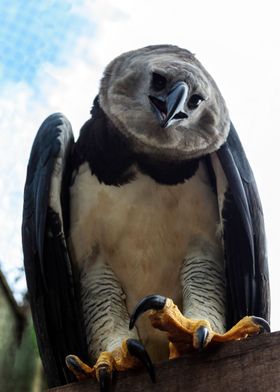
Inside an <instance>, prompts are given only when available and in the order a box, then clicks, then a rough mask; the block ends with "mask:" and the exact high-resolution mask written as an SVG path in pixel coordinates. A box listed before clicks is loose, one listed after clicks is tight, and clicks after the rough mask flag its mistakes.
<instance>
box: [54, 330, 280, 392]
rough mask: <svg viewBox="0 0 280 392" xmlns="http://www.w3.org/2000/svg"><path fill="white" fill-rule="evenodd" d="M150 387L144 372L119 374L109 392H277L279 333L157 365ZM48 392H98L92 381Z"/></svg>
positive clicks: (279, 366) (278, 382)
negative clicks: (154, 382) (154, 381)
mask: <svg viewBox="0 0 280 392" xmlns="http://www.w3.org/2000/svg"><path fill="white" fill-rule="evenodd" d="M156 377H157V382H156V384H153V383H152V382H151V381H150V379H149V377H148V374H147V373H146V372H145V371H144V370H139V371H128V372H125V373H118V374H116V375H115V377H114V380H113V387H112V392H127V391H132V392H139V391H146V392H175V391H176V392H181V391H192V392H194V391H195V392H205V391H207V392H219V391H222V392H230V391H234V392H251V391H254V392H272V391H273V392H275V391H280V332H274V333H271V334H264V335H260V336H257V337H253V338H249V339H247V340H243V341H235V342H230V343H226V344H222V345H217V346H215V347H211V348H209V349H207V350H205V351H204V352H202V353H196V354H192V355H188V356H185V357H183V358H179V359H176V360H172V361H167V362H163V363H160V364H158V365H156ZM49 391H51V392H99V386H98V383H97V382H96V381H95V380H87V381H84V382H79V383H78V382H77V383H73V384H68V385H65V386H63V387H60V388H52V389H50V390H49Z"/></svg>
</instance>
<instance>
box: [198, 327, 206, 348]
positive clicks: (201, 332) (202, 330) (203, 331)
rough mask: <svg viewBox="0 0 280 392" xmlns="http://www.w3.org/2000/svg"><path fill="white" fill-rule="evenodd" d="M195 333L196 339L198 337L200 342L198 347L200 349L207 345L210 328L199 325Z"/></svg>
mask: <svg viewBox="0 0 280 392" xmlns="http://www.w3.org/2000/svg"><path fill="white" fill-rule="evenodd" d="M195 334H196V339H197V342H198V347H197V348H198V349H199V350H202V349H203V348H204V347H205V346H206V343H207V338H208V335H209V330H208V328H206V327H199V328H198V329H197V330H196V332H195Z"/></svg>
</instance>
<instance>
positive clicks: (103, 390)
mask: <svg viewBox="0 0 280 392" xmlns="http://www.w3.org/2000/svg"><path fill="white" fill-rule="evenodd" d="M98 376H99V387H100V392H110V390H111V385H112V377H111V373H110V372H109V371H108V368H107V366H104V367H99V368H98Z"/></svg>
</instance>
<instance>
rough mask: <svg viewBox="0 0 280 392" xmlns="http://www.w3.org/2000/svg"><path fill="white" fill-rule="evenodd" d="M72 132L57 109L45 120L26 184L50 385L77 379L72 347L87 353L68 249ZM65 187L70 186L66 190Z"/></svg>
mask: <svg viewBox="0 0 280 392" xmlns="http://www.w3.org/2000/svg"><path fill="white" fill-rule="evenodd" d="M73 143H74V140H73V134H72V129H71V125H70V123H69V122H68V120H67V119H66V118H65V117H64V116H63V115H62V114H59V113H56V114H53V115H51V116H50V117H48V118H47V119H46V120H45V121H44V122H43V124H42V125H41V127H40V129H39V131H38V133H37V135H36V138H35V140H34V144H33V147H32V151H31V155H30V160H29V164H28V168H27V177H26V184H25V190H24V207H23V223H22V240H23V252H24V264H25V271H26V279H27V285H28V291H29V300H30V303H31V310H32V315H33V320H34V327H35V330H36V335H37V341H38V346H39V350H40V354H41V358H42V361H43V365H44V368H45V371H46V375H47V380H48V384H49V386H50V387H52V386H57V385H63V384H65V383H67V382H70V381H72V380H73V376H72V374H71V373H70V372H69V371H68V369H67V367H66V365H65V356H66V355H68V354H71V353H74V354H76V355H80V356H81V357H82V358H83V357H84V358H85V357H86V346H85V342H84V341H83V337H82V336H83V334H82V325H81V323H79V320H81V317H80V314H79V299H78V296H77V295H76V290H75V284H74V283H75V282H74V276H73V272H72V267H71V263H70V259H69V254H68V251H67V246H66V242H65V234H64V224H63V222H64V220H65V221H68V216H67V215H68V214H69V211H68V203H67V187H64V188H63V186H64V182H65V178H67V177H69V166H70V165H69V162H68V160H69V159H70V154H71V149H72V146H73ZM65 189H66V190H65Z"/></svg>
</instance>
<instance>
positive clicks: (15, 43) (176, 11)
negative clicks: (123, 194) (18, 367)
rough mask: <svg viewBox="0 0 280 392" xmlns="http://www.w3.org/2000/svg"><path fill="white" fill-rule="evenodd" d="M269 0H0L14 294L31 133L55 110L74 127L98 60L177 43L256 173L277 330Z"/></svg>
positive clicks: (85, 110) (274, 12)
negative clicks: (206, 75)
mask: <svg viewBox="0 0 280 392" xmlns="http://www.w3.org/2000/svg"><path fill="white" fill-rule="evenodd" d="M278 8H279V6H278V1H277V0H267V1H265V2H264V1H261V0H248V1H246V2H244V1H243V0H236V1H235V2H231V3H225V1H224V0H212V1H209V0H200V1H199V2H195V1H192V2H189V1H186V0H174V1H173V2H172V3H170V2H164V1H163V0H141V1H140V0H139V1H137V0H136V1H132V0H117V1H116V0H41V1H37V0H2V1H0V135H1V139H0V149H1V153H0V176H1V181H0V200H1V203H0V227H1V231H0V267H1V268H2V269H3V271H4V272H5V274H6V275H7V277H8V280H9V283H10V284H11V286H12V287H13V289H14V292H15V294H16V296H17V298H18V299H20V297H21V293H23V292H24V289H25V282H24V279H19V280H17V281H16V278H17V276H18V270H19V269H20V268H22V250H21V234H20V231H21V229H20V227H21V214H22V197H23V187H24V181H25V174H26V167H27V162H28V158H29V153H30V149H31V145H32V142H33V140H34V137H35V133H36V131H37V129H38V128H39V126H40V124H41V122H42V121H43V120H44V118H45V117H46V116H48V115H49V114H50V113H53V112H57V111H60V112H62V113H64V114H65V115H66V116H67V117H68V119H69V120H70V121H71V123H72V125H73V130H74V133H75V135H76V136H77V135H78V133H79V129H80V127H81V126H82V124H83V123H84V122H85V121H86V120H87V119H88V117H89V111H90V107H91V104H92V101H93V99H94V97H95V95H96V94H97V92H98V84H99V80H100V78H101V76H102V72H103V69H104V67H105V66H106V65H107V64H108V62H109V61H111V60H112V59H113V58H114V57H115V56H117V55H118V54H120V53H122V52H124V51H127V50H130V49H135V48H138V47H142V46H145V45H149V44H159V43H171V44H176V45H178V46H181V47H185V48H187V49H189V50H191V51H192V52H194V53H196V55H197V57H198V59H199V60H201V62H202V63H203V65H204V66H205V67H206V69H207V70H208V71H209V72H210V73H211V74H212V76H213V77H214V79H215V80H216V82H217V84H218V86H219V88H220V90H221V92H222V94H223V96H224V98H225V100H226V102H227V106H228V108H229V112H230V115H231V119H232V121H233V123H234V124H235V126H236V129H237V131H238V133H239V136H240V138H241V140H242V143H243V145H244V148H245V150H246V153H247V156H248V158H249V160H250V163H251V166H252V168H253V171H254V173H255V177H256V179H257V183H258V187H259V191H260V196H261V199H262V202H263V207H264V213H265V222H266V229H267V240H268V255H269V262H270V271H271V288H272V328H273V329H279V330H280V312H279V310H278V308H279V306H278V302H279V298H280V286H279V276H280V264H279V261H278V259H279V254H280V241H279V221H280V204H279V196H278V195H279V185H278V182H279V181H278V180H277V181H275V179H279V145H280V132H279V112H280V77H279V69H280V55H279V48H280V25H279V21H278V19H279V17H278V16H279V10H278Z"/></svg>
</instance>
